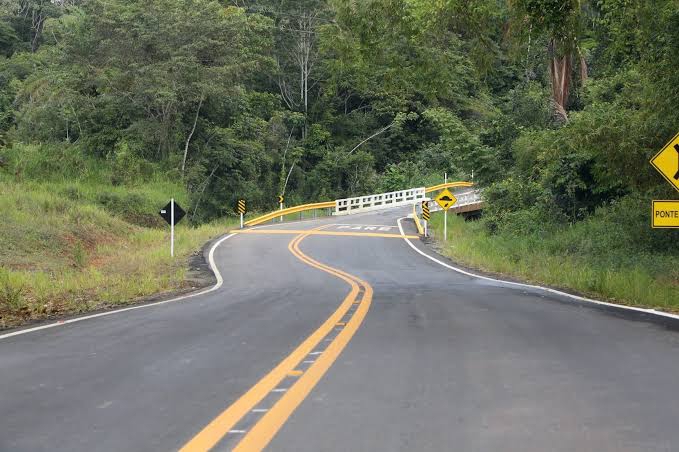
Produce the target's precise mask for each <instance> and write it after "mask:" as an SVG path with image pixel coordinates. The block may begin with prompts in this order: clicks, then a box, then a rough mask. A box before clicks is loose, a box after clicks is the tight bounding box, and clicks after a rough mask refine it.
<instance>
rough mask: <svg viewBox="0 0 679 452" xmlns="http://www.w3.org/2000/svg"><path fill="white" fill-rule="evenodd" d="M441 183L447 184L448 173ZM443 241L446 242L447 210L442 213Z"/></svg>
mask: <svg viewBox="0 0 679 452" xmlns="http://www.w3.org/2000/svg"><path fill="white" fill-rule="evenodd" d="M443 182H444V183H445V184H447V183H448V173H445V175H444V176H443ZM443 241H444V242H447V241H448V209H446V210H444V211H443Z"/></svg>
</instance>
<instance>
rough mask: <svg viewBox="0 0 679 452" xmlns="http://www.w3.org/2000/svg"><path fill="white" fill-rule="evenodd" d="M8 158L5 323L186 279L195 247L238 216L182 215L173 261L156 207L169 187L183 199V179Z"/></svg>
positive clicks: (86, 307) (3, 180)
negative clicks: (53, 167)
mask: <svg viewBox="0 0 679 452" xmlns="http://www.w3.org/2000/svg"><path fill="white" fill-rule="evenodd" d="M27 152H28V153H29V154H30V150H29V151H27ZM12 157H13V156H12V155H10V156H9V161H10V164H9V165H8V166H9V170H7V167H6V168H5V171H0V211H1V212H2V215H0V231H1V234H0V328H6V327H11V326H16V325H20V324H22V323H25V322H27V321H31V320H38V319H44V318H50V317H57V316H63V315H69V314H76V313H81V312H86V311H91V310H96V309H101V308H107V307H112V306H119V305H125V304H129V303H132V302H134V300H135V299H138V298H139V297H144V296H148V295H151V294H156V293H162V292H170V291H177V290H181V289H187V288H190V287H191V283H190V282H188V281H187V280H186V277H187V271H188V260H189V258H190V256H191V255H193V254H194V253H196V252H199V251H200V249H201V247H202V246H203V244H204V243H205V242H206V241H207V240H209V239H210V238H212V237H215V236H218V235H220V234H222V233H224V232H225V231H226V230H227V229H229V228H230V227H233V226H234V225H235V224H236V219H235V218H230V219H229V220H224V221H221V222H217V223H213V224H208V225H202V226H199V227H193V226H190V225H189V224H188V222H187V221H186V220H185V221H184V222H183V223H182V224H181V225H179V226H178V228H177V231H176V244H175V245H176V258H175V259H174V260H173V259H171V258H170V256H169V227H168V226H167V225H166V224H165V223H164V222H163V221H162V219H160V218H159V216H158V214H157V211H158V209H159V208H160V207H162V206H164V205H165V203H167V202H168V200H169V198H170V197H171V196H175V197H176V198H178V201H179V202H180V203H183V204H184V205H185V206H186V204H187V203H186V201H185V200H186V193H185V191H184V190H183V189H182V187H181V185H179V184H174V183H172V182H168V181H163V180H148V179H147V180H146V181H144V182H140V183H134V184H130V185H119V184H117V185H113V184H111V182H110V181H109V179H108V176H109V175H110V172H108V170H103V171H100V170H94V171H92V172H91V173H90V174H88V168H89V169H92V168H93V167H94V166H93V165H87V167H86V168H80V170H78V174H79V175H80V177H78V178H76V177H72V176H73V175H69V174H66V175H64V174H61V175H59V176H56V177H55V176H54V175H53V174H52V175H45V177H44V178H41V177H37V176H39V173H41V172H43V171H44V170H45V168H46V166H49V165H46V166H43V167H42V170H41V171H39V172H38V174H31V172H32V171H31V168H29V167H28V166H27V165H24V166H17V163H16V161H13V160H12ZM29 157H30V156H29ZM33 157H35V156H33ZM5 158H6V159H7V157H5ZM34 160H36V159H34ZM37 160H39V159H37ZM6 161H7V160H6ZM95 165H100V163H95ZM38 166H40V165H38ZM17 168H18V169H19V170H20V171H18V172H17V171H16V169H17ZM17 174H18V175H17Z"/></svg>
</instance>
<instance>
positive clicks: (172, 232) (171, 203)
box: [170, 198, 174, 257]
mask: <svg viewBox="0 0 679 452" xmlns="http://www.w3.org/2000/svg"><path fill="white" fill-rule="evenodd" d="M170 257H174V198H172V199H171V200H170Z"/></svg>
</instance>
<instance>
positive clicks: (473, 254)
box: [431, 213, 679, 313]
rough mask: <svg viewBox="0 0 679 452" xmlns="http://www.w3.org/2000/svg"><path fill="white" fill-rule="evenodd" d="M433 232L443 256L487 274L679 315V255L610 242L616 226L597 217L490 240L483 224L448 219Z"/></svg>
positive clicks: (435, 223) (436, 221) (438, 217)
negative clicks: (445, 231)
mask: <svg viewBox="0 0 679 452" xmlns="http://www.w3.org/2000/svg"><path fill="white" fill-rule="evenodd" d="M431 230H432V231H433V235H434V237H435V238H436V240H437V242H438V243H439V245H440V246H441V248H442V249H441V252H442V253H443V254H444V255H447V256H449V257H450V258H452V259H454V260H455V261H457V262H459V263H461V264H462V265H466V266H469V267H473V268H476V269H480V270H483V271H487V272H492V273H499V274H503V275H509V276H513V277H516V278H519V279H521V280H524V281H529V282H532V283H538V284H546V285H549V286H552V287H558V288H563V289H566V290H571V291H576V292H578V293H582V294H585V295H588V296H592V297H597V298H600V299H606V300H608V301H612V302H615V303H620V304H625V305H630V306H639V307H649V308H655V309H659V310H664V311H670V312H675V313H676V312H679V256H675V255H662V254H657V253H644V252H641V251H636V250H635V249H634V246H631V244H630V242H629V241H627V242H626V241H624V240H617V241H613V240H611V235H612V234H611V230H612V225H611V224H609V223H607V222H606V221H604V220H602V219H601V218H597V217H595V218H592V219H590V220H587V221H585V222H582V223H578V224H576V225H574V226H572V227H564V228H558V229H555V230H553V231H552V232H550V233H547V234H542V235H540V236H538V235H530V234H528V235H525V236H517V235H513V234H511V235H510V234H505V235H502V234H498V235H490V234H488V232H487V231H486V229H485V227H484V225H483V223H482V222H465V221H464V220H463V219H462V218H459V217H457V216H455V215H449V216H448V242H447V243H445V244H444V243H443V241H442V234H443V214H442V213H437V214H434V215H433V217H432V225H431Z"/></svg>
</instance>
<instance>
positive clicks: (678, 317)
mask: <svg viewBox="0 0 679 452" xmlns="http://www.w3.org/2000/svg"><path fill="white" fill-rule="evenodd" d="M406 218H407V217H402V218H399V219H398V220H397V221H396V222H397V223H398V229H399V231H400V232H401V235H402V236H403V240H405V241H406V243H407V244H408V245H409V246H410V247H411V248H412V249H414V250H415V251H417V253H419V254H421V255H422V256H424V257H426V258H427V259H429V260H430V261H433V262H436V263H437V264H439V265H441V266H443V267H446V268H448V269H450V270H452V271H454V272H457V273H460V274H463V275H466V276H471V277H472V278H478V279H484V280H486V281H492V282H497V283H502V284H507V285H510V286H516V287H525V288H529V289H537V290H542V291H545V292H549V293H552V294H556V295H560V296H563V297H568V298H571V299H573V300H578V301H584V302H587V303H593V304H597V305H600V306H609V307H612V308H618V309H626V310H629V311H637V312H643V313H645V314H651V315H657V316H661V317H666V318H670V319H675V320H679V315H674V314H670V313H667V312H663V311H658V310H656V309H644V308H635V307H634V306H625V305H621V304H614V303H606V302H605V301H598V300H593V299H591V298H585V297H580V296H577V295H573V294H569V293H566V292H561V291H560V290H556V289H551V288H549V287H543V286H536V285H532V284H524V283H517V282H513V281H506V280H503V279H495V278H490V277H488V276H482V275H477V274H475V273H470V272H468V271H465V270H462V269H461V268H457V267H453V266H452V265H448V264H446V263H445V262H442V261H440V260H439V259H436V258H435V257H432V256H430V255H428V254H427V253H425V252H423V251H420V250H419V249H418V248H417V247H416V246H415V245H413V244H412V243H411V242H410V240H409V239H408V238H407V237H406V236H405V235H406V234H405V232H404V231H403V226H402V225H401V221H402V220H404V219H406Z"/></svg>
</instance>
